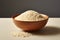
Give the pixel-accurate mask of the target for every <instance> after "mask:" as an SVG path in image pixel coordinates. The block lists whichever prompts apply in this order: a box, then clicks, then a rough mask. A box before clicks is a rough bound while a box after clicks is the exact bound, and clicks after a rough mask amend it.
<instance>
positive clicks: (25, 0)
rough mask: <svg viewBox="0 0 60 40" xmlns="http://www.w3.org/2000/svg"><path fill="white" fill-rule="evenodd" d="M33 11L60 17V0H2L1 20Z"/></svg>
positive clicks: (0, 5) (0, 3) (0, 0)
mask: <svg viewBox="0 0 60 40" xmlns="http://www.w3.org/2000/svg"><path fill="white" fill-rule="evenodd" d="M31 9H32V10H36V11H38V12H42V13H44V14H46V15H49V17H60V0H0V18H5V17H7V18H8V17H11V16H12V15H15V14H18V13H22V12H24V11H26V10H31Z"/></svg>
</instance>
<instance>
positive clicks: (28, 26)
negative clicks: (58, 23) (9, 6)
mask: <svg viewBox="0 0 60 40" xmlns="http://www.w3.org/2000/svg"><path fill="white" fill-rule="evenodd" d="M18 15H20V14H17V15H15V16H13V17H12V19H13V22H14V24H15V25H16V27H18V28H20V29H22V30H23V31H36V30H40V29H42V28H43V27H44V26H45V25H46V24H47V21H48V16H47V15H45V14H42V16H43V17H44V18H45V19H44V20H41V21H18V20H15V17H17V16H18Z"/></svg>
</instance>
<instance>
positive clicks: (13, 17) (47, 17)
mask: <svg viewBox="0 0 60 40" xmlns="http://www.w3.org/2000/svg"><path fill="white" fill-rule="evenodd" d="M18 15H20V14H15V15H13V16H12V17H11V18H12V19H13V20H15V17H17V16H18ZM42 15H44V16H45V17H46V19H44V20H40V21H45V20H48V19H49V16H48V15H46V14H42ZM15 21H18V22H19V21H20V22H40V21H21V20H15Z"/></svg>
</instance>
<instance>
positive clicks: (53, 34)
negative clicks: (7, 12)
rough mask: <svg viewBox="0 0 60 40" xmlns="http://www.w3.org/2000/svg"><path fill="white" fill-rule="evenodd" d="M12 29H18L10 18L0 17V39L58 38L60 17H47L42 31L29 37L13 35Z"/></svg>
mask: <svg viewBox="0 0 60 40" xmlns="http://www.w3.org/2000/svg"><path fill="white" fill-rule="evenodd" d="M12 31H19V29H18V28H17V27H16V26H15V24H14V23H13V21H12V18H0V40H60V18H49V20H48V23H47V24H46V26H45V28H44V29H43V31H42V32H40V33H38V34H33V35H32V36H30V37H26V38H20V37H13V36H12V35H10V32H12ZM41 33H42V34H41Z"/></svg>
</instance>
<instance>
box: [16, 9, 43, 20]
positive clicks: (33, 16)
mask: <svg viewBox="0 0 60 40" xmlns="http://www.w3.org/2000/svg"><path fill="white" fill-rule="evenodd" d="M15 20H19V21H40V20H44V17H43V16H42V14H41V13H38V12H36V11H34V10H27V11H25V12H24V13H21V14H20V15H18V16H17V17H15Z"/></svg>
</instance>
